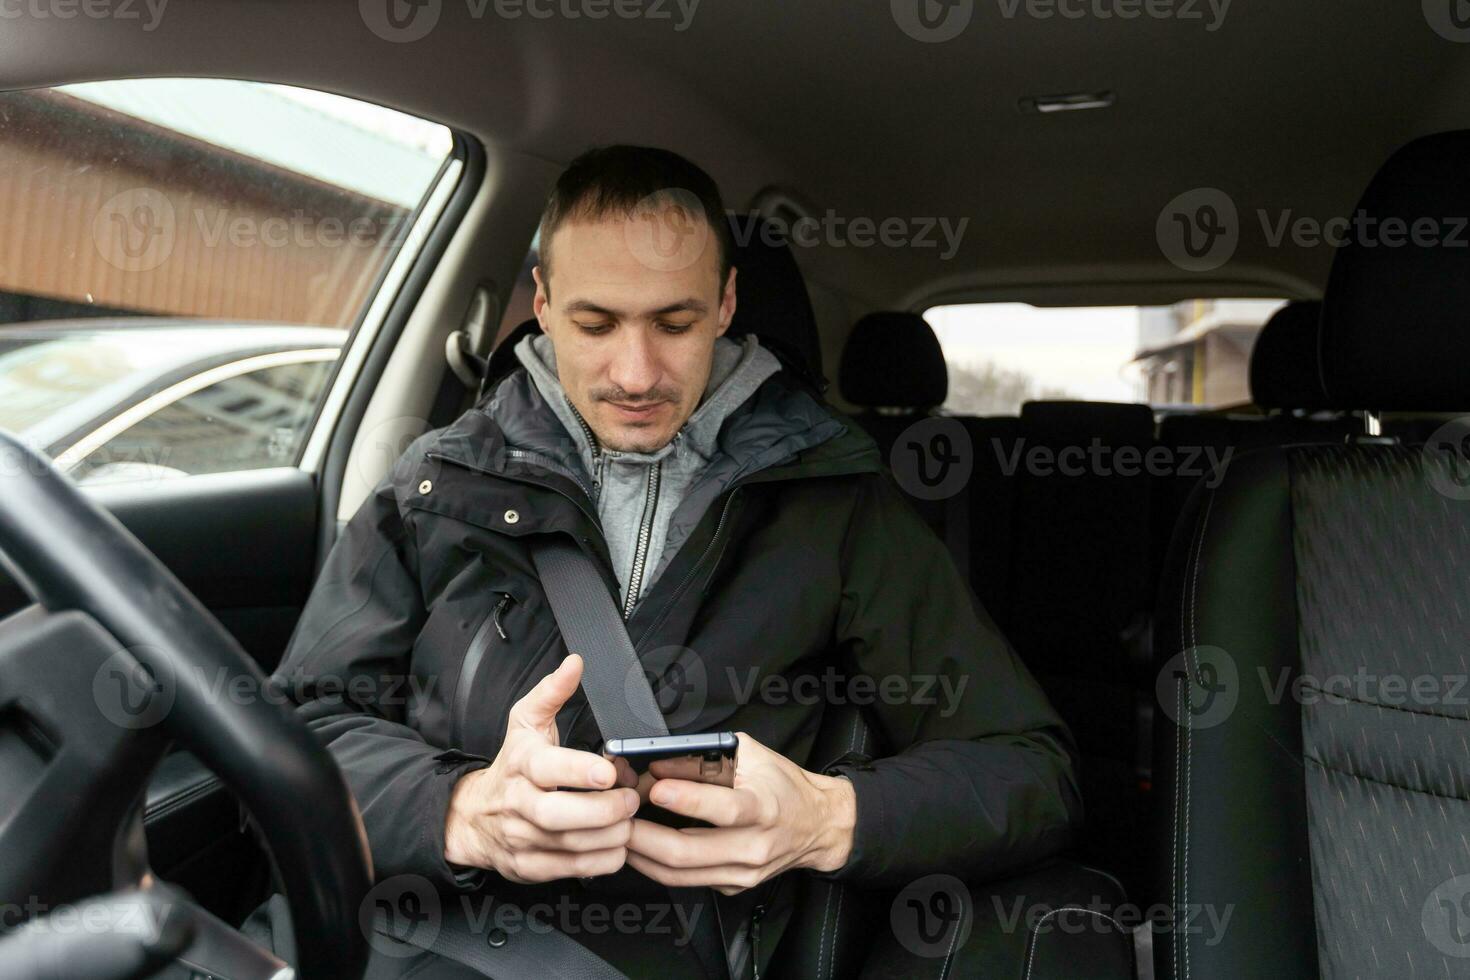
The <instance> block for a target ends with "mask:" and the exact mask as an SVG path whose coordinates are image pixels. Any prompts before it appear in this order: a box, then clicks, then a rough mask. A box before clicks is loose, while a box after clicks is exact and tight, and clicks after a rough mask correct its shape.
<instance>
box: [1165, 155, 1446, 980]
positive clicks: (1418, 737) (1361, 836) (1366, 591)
mask: <svg viewBox="0 0 1470 980" xmlns="http://www.w3.org/2000/svg"><path fill="white" fill-rule="evenodd" d="M1466 173H1470V132H1456V133H1446V134H1440V135H1437V136H1432V137H1428V138H1425V139H1421V140H1417V141H1415V142H1413V143H1411V144H1409V145H1408V146H1407V147H1405V148H1404V149H1402V150H1400V151H1399V152H1398V153H1396V154H1395V155H1394V156H1393V157H1392V158H1391V159H1390V160H1389V161H1388V163H1387V164H1386V165H1385V166H1384V168H1383V169H1382V170H1381V171H1380V173H1379V174H1378V176H1377V177H1375V178H1374V180H1373V182H1372V184H1371V185H1370V186H1369V188H1368V190H1367V192H1366V193H1365V195H1364V197H1363V200H1362V201H1361V203H1360V205H1359V207H1360V209H1361V211H1362V213H1364V214H1365V215H1366V216H1367V217H1368V218H1370V219H1372V220H1374V221H1376V222H1377V223H1378V224H1377V225H1376V227H1380V228H1382V227H1384V224H1383V222H1384V221H1385V219H1390V218H1392V219H1399V220H1402V221H1404V223H1405V227H1406V228H1409V227H1414V222H1415V221H1416V220H1418V219H1425V218H1430V219H1435V218H1440V217H1442V216H1444V215H1457V214H1466V213H1470V182H1467V181H1466V179H1465V174H1466ZM1467 266H1470V257H1467V255H1466V253H1465V250H1464V249H1462V248H1461V249H1456V248H1452V247H1447V246H1436V245H1422V244H1417V243H1416V242H1415V241H1413V240H1412V239H1410V240H1406V241H1405V243H1404V244H1403V246H1402V247H1398V248H1385V247H1378V248H1370V247H1365V246H1364V245H1360V244H1357V243H1352V242H1350V243H1348V244H1346V245H1344V246H1343V247H1342V248H1341V249H1339V251H1338V253H1337V254H1336V255H1335V257H1334V263H1333V268H1332V273H1331V277H1330V280H1329V283H1328V288H1327V291H1326V296H1325V299H1324V308H1323V311H1322V317H1321V321H1320V325H1319V328H1318V329H1319V331H1320V336H1319V338H1318V342H1319V346H1320V350H1321V352H1322V379H1323V393H1324V398H1325V401H1324V404H1325V407H1328V408H1334V409H1342V410H1352V409H1358V410H1370V409H1371V410H1393V411H1423V412H1434V411H1446V412H1454V411H1462V410H1464V409H1465V408H1467V407H1470V376H1467V374H1466V372H1465V370H1464V364H1465V363H1466V358H1467V355H1470V334H1467V331H1466V329H1465V323H1464V311H1465V309H1467V306H1470V276H1467V274H1466V273H1467V271H1470V268H1467ZM1463 453H1464V447H1463V445H1462V444H1454V445H1446V446H1431V447H1428V448H1426V447H1405V446H1403V445H1400V444H1398V443H1397V442H1396V441H1395V440H1393V439H1391V438H1383V437H1370V436H1358V437H1355V438H1354V440H1353V441H1352V442H1351V443H1348V444H1340V445H1336V444H1301V445H1285V446H1277V447H1271V448H1265V449H1261V450H1257V451H1255V452H1251V453H1247V454H1243V455H1241V456H1239V457H1238V458H1237V459H1236V460H1234V461H1233V462H1232V464H1231V465H1230V467H1229V468H1228V469H1227V471H1226V474H1225V478H1224V480H1223V481H1222V482H1221V484H1220V485H1219V486H1218V487H1217V488H1215V489H1209V488H1205V487H1200V488H1197V489H1196V490H1195V492H1194V493H1193V494H1192V496H1191V497H1190V500H1189V502H1188V504H1187V506H1186V508H1185V511H1184V514H1183V515H1182V517H1181V520H1180V523H1179V528H1178V531H1177V533H1176V534H1175V537H1174V541H1173V544H1172V546H1171V548H1170V554H1169V559H1168V563H1167V566H1166V568H1165V573H1164V581H1163V587H1162V590H1161V598H1160V606H1159V612H1158V620H1157V622H1158V634H1157V635H1158V639H1159V649H1160V652H1161V659H1162V660H1163V661H1164V663H1163V666H1162V669H1161V670H1160V673H1159V679H1158V694H1159V707H1160V709H1161V711H1160V724H1159V726H1158V730H1157V731H1158V736H1159V737H1158V740H1157V743H1156V748H1157V761H1156V765H1155V771H1156V774H1157V776H1158V780H1159V782H1158V787H1159V790H1160V792H1161V794H1162V795H1163V801H1162V803H1161V806H1160V807H1159V812H1160V813H1161V814H1162V815H1163V826H1162V828H1161V830H1160V832H1159V833H1158V834H1157V835H1156V838H1157V840H1158V842H1159V845H1160V859H1161V860H1160V865H1159V875H1160V877H1159V885H1160V894H1159V895H1158V897H1159V898H1160V899H1162V900H1164V901H1167V902H1169V903H1170V904H1171V905H1172V906H1173V908H1174V914H1175V924H1174V928H1173V929H1165V930H1162V931H1160V932H1159V933H1157V940H1158V941H1157V943H1156V947H1155V949H1156V956H1155V965H1156V970H1155V974H1156V975H1157V976H1161V977H1166V978H1190V977H1199V978H1202V980H1204V978H1212V977H1243V976H1250V977H1267V976H1270V977H1278V976H1279V977H1305V976H1319V975H1320V976H1333V977H1337V976H1357V977H1366V976H1382V977H1409V976H1419V977H1447V976H1463V975H1465V973H1466V970H1467V964H1470V959H1467V958H1466V957H1467V954H1470V942H1467V938H1470V937H1467V935H1466V930H1465V928H1464V926H1465V924H1466V922H1467V917H1466V915H1465V912H1464V909H1465V907H1466V906H1465V897H1466V895H1467V894H1470V877H1466V876H1467V875H1470V846H1467V844H1466V841H1467V840H1470V762H1467V759H1470V750H1467V748H1466V746H1467V745H1470V707H1467V704H1466V698H1465V692H1464V691H1463V690H1462V689H1461V688H1462V687H1463V679H1464V677H1465V675H1466V672H1467V658H1466V637H1467V636H1470V574H1467V571H1470V500H1467V499H1466V498H1467V497H1470V494H1466V493H1465V492H1463V487H1464V483H1463V473H1464V472H1465V469H1464V468H1465V466H1466V465H1467V460H1466V459H1465V458H1464V456H1463ZM1457 679H1458V680H1457ZM1416 684H1417V688H1416ZM1226 910H1229V911H1230V915H1231V917H1230V919H1229V923H1228V927H1226V928H1223V929H1214V928H1212V927H1211V925H1210V923H1211V922H1212V921H1218V919H1219V917H1220V916H1221V915H1223V914H1224V913H1225V912H1226ZM1211 915H1213V916H1214V919H1213V920H1212V919H1211Z"/></svg>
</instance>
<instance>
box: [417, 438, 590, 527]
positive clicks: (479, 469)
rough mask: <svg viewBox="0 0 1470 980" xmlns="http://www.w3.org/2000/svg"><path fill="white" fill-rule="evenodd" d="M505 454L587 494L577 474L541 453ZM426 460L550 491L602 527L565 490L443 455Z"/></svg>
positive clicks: (430, 455)
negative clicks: (441, 462)
mask: <svg viewBox="0 0 1470 980" xmlns="http://www.w3.org/2000/svg"><path fill="white" fill-rule="evenodd" d="M505 454H506V455H507V456H510V457H513V458H515V459H524V460H529V461H530V462H533V463H535V464H536V465H537V466H540V467H542V468H543V469H546V470H548V471H550V472H553V473H557V474H560V475H562V476H565V477H567V478H568V479H570V480H571V481H572V482H573V483H575V484H576V485H577V486H579V487H581V488H582V491H583V492H584V493H586V492H587V484H585V483H583V482H582V481H581V479H579V478H578V477H577V475H576V474H575V473H572V472H571V471H570V470H567V469H564V468H563V467H560V466H557V465H556V464H554V463H552V462H550V461H548V460H547V459H546V457H544V456H542V455H541V454H540V453H529V452H526V451H525V450H522V449H508V450H506V453H505ZM424 458H425V459H437V460H441V461H443V462H445V463H450V464H453V465H454V466H458V467H460V468H461V469H466V470H469V471H470V472H471V473H479V474H480V475H482V476H493V477H496V478H497V479H501V480H509V481H511V482H512V483H522V484H525V485H526V486H530V487H539V488H540V489H542V490H550V491H551V492H552V493H555V494H559V495H560V496H562V497H565V498H566V499H567V500H569V501H571V502H572V504H573V505H575V506H576V508H577V509H578V510H580V511H581V512H582V513H583V514H585V515H586V516H587V519H588V520H590V521H591V522H592V524H593V526H595V527H597V528H601V527H602V519H601V518H599V517H598V516H597V512H596V511H595V510H592V509H591V508H589V507H587V506H586V505H585V504H584V503H582V501H580V500H578V499H577V498H576V497H574V496H572V495H571V494H569V493H567V492H566V491H565V490H559V489H557V488H556V487H554V486H552V485H551V484H549V483H542V482H541V481H540V480H532V479H529V478H527V477H524V476H513V475H512V474H510V473H497V472H496V471H495V470H487V469H485V468H484V467H483V466H476V465H474V464H473V463H466V462H465V461H464V460H461V459H455V458H453V457H452V456H445V455H444V454H443V453H436V452H427V453H425V454H424ZM587 497H588V501H589V502H590V501H591V497H592V495H591V494H590V493H588V494H587Z"/></svg>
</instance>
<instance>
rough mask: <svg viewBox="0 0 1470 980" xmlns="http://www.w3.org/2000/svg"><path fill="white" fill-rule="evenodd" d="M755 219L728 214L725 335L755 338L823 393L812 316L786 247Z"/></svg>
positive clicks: (763, 222) (819, 344) (824, 385)
mask: <svg viewBox="0 0 1470 980" xmlns="http://www.w3.org/2000/svg"><path fill="white" fill-rule="evenodd" d="M774 230H775V228H774V226H773V225H770V224H769V223H768V222H766V220H765V219H764V218H761V217H760V216H759V215H755V214H732V215H730V234H731V236H732V237H733V238H734V242H735V251H734V253H733V254H732V255H731V262H730V264H731V265H733V266H735V319H734V320H732V321H731V323H730V329H729V330H728V331H727V332H726V334H725V335H726V336H727V337H730V338H732V339H733V338H738V337H740V336H743V335H745V334H754V335H755V336H756V337H758V338H760V341H761V343H762V345H763V346H765V347H768V348H770V350H771V351H772V352H773V353H775V354H776V355H777V356H778V357H780V358H781V361H782V363H784V364H785V365H786V367H787V369H788V370H790V371H792V372H793V373H795V374H796V375H798V376H799V377H800V378H801V379H802V380H803V381H805V382H806V383H807V384H808V385H810V386H811V387H812V388H813V389H815V390H816V391H817V392H822V391H825V390H826V388H827V377H826V374H825V373H824V372H823V371H822V342H821V338H820V336H819V335H818V333H817V316H816V314H815V313H814V312H813V311H812V301H811V297H810V296H808V295H807V291H806V280H804V279H803V278H802V275H801V270H800V269H799V268H797V265H796V257H795V256H794V255H792V254H791V246H790V245H789V244H787V243H786V242H785V241H783V240H781V237H780V236H779V235H777V234H775V233H774Z"/></svg>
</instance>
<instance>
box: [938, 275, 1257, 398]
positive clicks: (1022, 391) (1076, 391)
mask: <svg viewBox="0 0 1470 980" xmlns="http://www.w3.org/2000/svg"><path fill="white" fill-rule="evenodd" d="M1283 302H1284V301H1282V300H1275V299H1267V300H1256V299H1245V300H1240V299H1213V300H1212V299H1202V300H1188V301H1186V302H1182V303H1174V304H1171V305H1168V306H1105V307H1038V306H1030V305H1028V304H1025V303H969V304H964V305H955V306H936V307H932V308H930V309H929V310H928V311H927V312H926V313H925V314H924V318H925V319H926V320H928V321H929V323H930V325H931V326H933V327H934V332H935V333H936V334H937V335H938V336H939V343H940V346H941V347H943V349H944V358H945V361H946V362H947V364H948V366H949V398H948V400H947V401H946V402H945V406H944V407H945V409H946V410H947V411H949V412H951V413H953V414H957V415H1015V414H1017V413H1018V412H1019V411H1020V409H1021V405H1022V403H1023V402H1027V401H1035V400H1045V399H1081V400H1084V401H1112V402H1145V403H1147V404H1150V405H1153V406H1154V407H1156V408H1174V409H1181V410H1190V409H1213V408H1226V407H1229V406H1233V405H1244V404H1246V403H1248V402H1249V401H1250V382H1249V368H1250V353H1251V348H1252V346H1254V344H1255V339H1256V334H1258V333H1259V332H1260V329H1261V327H1262V326H1263V325H1265V322H1266V321H1267V320H1268V319H1270V317H1271V314H1273V313H1275V312H1276V311H1277V310H1278V309H1280V308H1281V306H1282V304H1283Z"/></svg>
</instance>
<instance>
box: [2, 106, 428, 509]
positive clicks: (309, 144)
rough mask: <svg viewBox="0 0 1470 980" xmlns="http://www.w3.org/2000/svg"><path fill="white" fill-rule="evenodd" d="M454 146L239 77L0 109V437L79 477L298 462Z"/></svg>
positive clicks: (374, 110) (407, 123) (387, 118)
mask: <svg viewBox="0 0 1470 980" xmlns="http://www.w3.org/2000/svg"><path fill="white" fill-rule="evenodd" d="M451 146H452V137H451V134H450V132H449V130H448V129H446V128H445V127H443V126H440V125H437V124H434V123H430V122H427V121H424V120H421V119H417V118H414V117H411V116H408V115H405V114H403V113H399V112H395V111H393V110H389V109H384V108H381V107H379V106H375V105H370V104H368V103H364V102H359V101H356V100H353V99H347V98H342V97H339V96H334V95H326V94H323V93H318V92H312V91H307V90H303V89H295V88H290V87H287V86H279V85H267V84H262V83H255V82H244V81H227V80H213V79H138V80H127V81H108V82H92V83H86V84H81V85H69V86H62V87H58V88H50V89H33V90H27V91H20V92H6V93H0V427H4V428H6V429H9V430H11V431H13V432H16V433H18V434H19V435H21V436H22V438H25V439H26V440H27V441H28V442H29V443H30V444H31V445H33V446H36V447H37V448H39V449H41V450H43V451H45V452H47V453H49V454H50V455H51V456H52V457H53V458H54V459H56V460H57V462H58V463H59V464H60V465H62V467H63V468H64V469H67V470H69V471H70V472H71V473H72V475H73V476H74V477H76V478H78V479H80V480H83V481H84V482H85V481H98V480H122V479H138V478H145V477H156V476H170V475H180V474H193V473H212V472H224V471H231V470H242V469H253V468H258V467H264V466H279V465H292V464H293V463H294V461H295V459H296V453H297V451H298V450H299V448H300V446H301V444H302V443H303V441H304V438H305V436H306V434H307V427H308V426H309V425H310V422H311V419H312V418H313V417H314V415H315V410H316V408H317V405H318V403H319V401H320V400H321V398H322V396H323V395H324V393H325V389H326V383H327V379H328V377H329V376H330V375H331V372H332V368H333V364H334V362H335V360H336V358H337V356H338V354H339V352H340V351H341V349H342V347H343V345H344V343H345V342H346V339H347V336H348V333H349V331H350V329H351V328H352V327H353V326H354V325H355V324H356V323H357V322H358V320H359V319H360V318H361V317H362V315H363V313H364V311H365V310H366V308H367V306H368V304H369V303H370V301H371V300H372V298H373V295H374V290H375V289H376V287H377V284H378V282H379V280H380V277H381V276H382V275H383V274H384V271H385V269H386V267H387V265H388V263H389V262H391V261H392V260H393V258H394V257H395V255H396V253H397V252H398V250H399V248H400V247H401V245H402V243H403V241H404V238H405V236H406V235H407V233H408V230H409V227H410V225H411V223H412V219H413V217H414V215H415V212H416V210H417V208H418V207H419V205H420V203H421V202H422V200H423V199H424V197H425V195H426V194H427V193H428V191H429V190H430V188H431V187H432V186H433V184H434V182H435V179H436V177H437V176H438V175H439V173H440V171H441V169H442V168H443V166H444V163H445V161H446V159H447V158H448V156H449V153H450V149H451Z"/></svg>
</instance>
